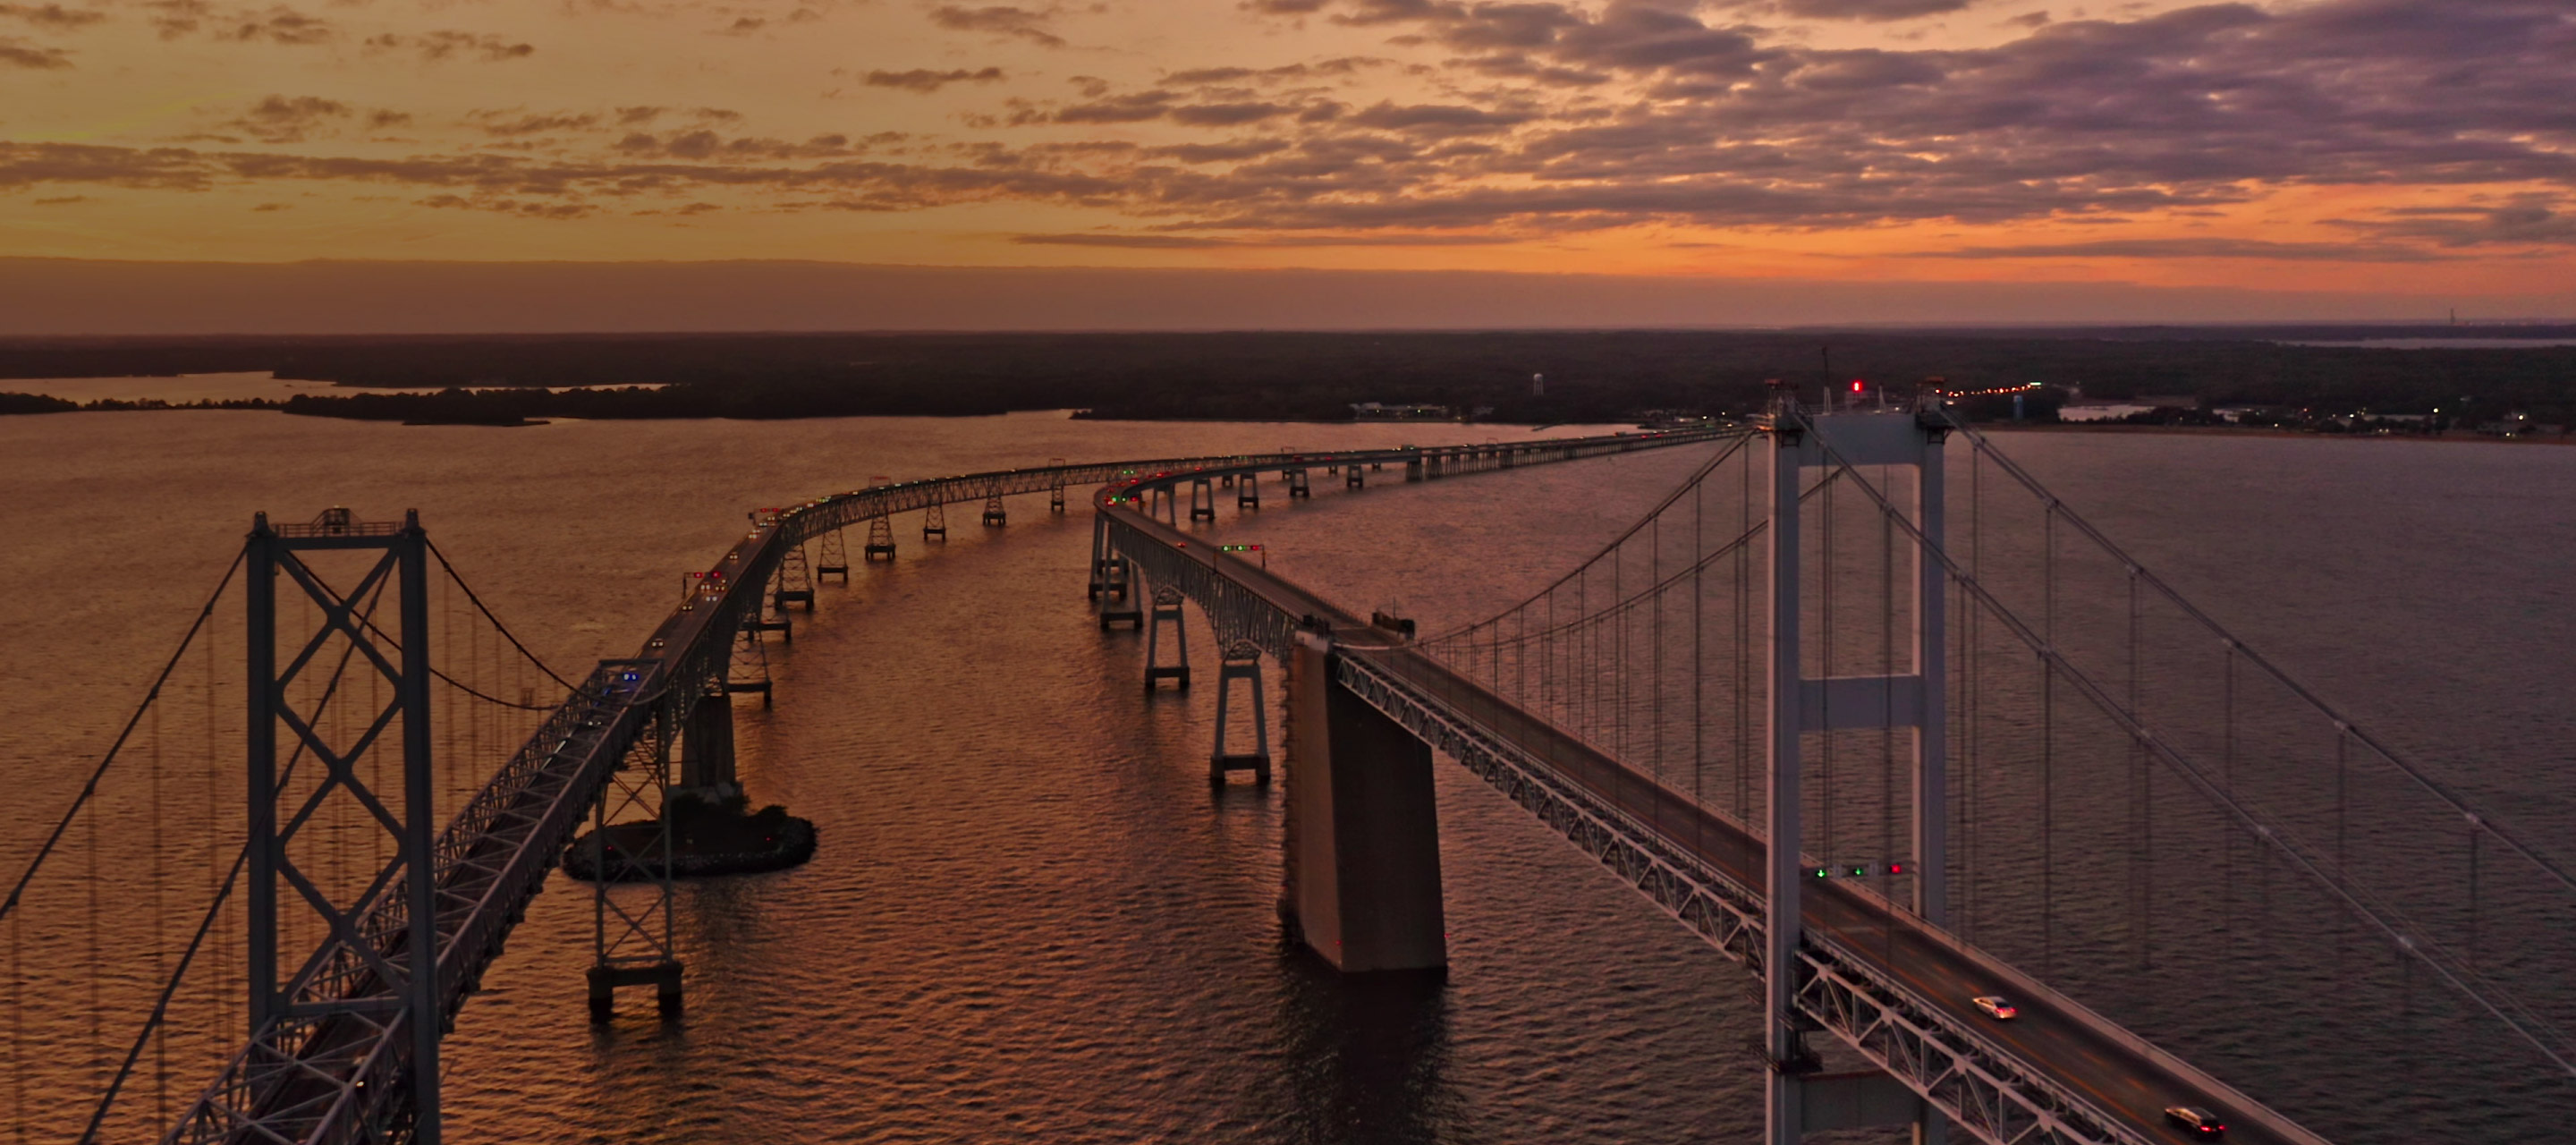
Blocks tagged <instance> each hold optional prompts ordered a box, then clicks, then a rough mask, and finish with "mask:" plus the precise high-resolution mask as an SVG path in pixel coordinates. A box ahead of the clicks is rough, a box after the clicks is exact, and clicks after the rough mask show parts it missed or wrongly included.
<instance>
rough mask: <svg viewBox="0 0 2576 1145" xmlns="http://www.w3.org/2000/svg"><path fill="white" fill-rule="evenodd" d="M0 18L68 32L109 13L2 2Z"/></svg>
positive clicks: (49, 29)
mask: <svg viewBox="0 0 2576 1145" xmlns="http://www.w3.org/2000/svg"><path fill="white" fill-rule="evenodd" d="M0 19H10V20H24V21H26V22H27V23H30V24H33V25H35V26H37V27H39V28H43V29H46V30H48V31H54V32H68V31H71V30H73V29H76V28H86V27H88V26H90V25H92V24H95V23H98V22H99V21H101V20H105V19H107V13H105V12H96V11H92V10H90V9H87V8H65V7H63V6H62V5H60V4H0Z"/></svg>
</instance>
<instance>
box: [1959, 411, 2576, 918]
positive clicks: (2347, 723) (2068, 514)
mask: <svg viewBox="0 0 2576 1145" xmlns="http://www.w3.org/2000/svg"><path fill="white" fill-rule="evenodd" d="M1942 416H1943V417H1944V418H1945V419H1947V422H1948V424H1949V425H1950V427H1951V428H1953V429H1955V430H1957V431H1959V432H1960V433H1962V434H1965V435H1966V436H1967V439H1968V442H1969V444H1971V445H1973V446H1975V447H1976V451H1977V452H1978V453H1979V454H1981V455H1983V456H1986V457H1990V458H1992V459H1993V460H1994V462H1995V464H1996V465H1997V466H1998V467H2000V468H2002V469H2003V471H2004V472H2005V473H2006V474H2007V475H2009V476H2011V477H2012V478H2013V479H2014V480H2015V481H2018V482H2020V483H2021V485H2022V486H2023V487H2024V488H2026V489H2028V490H2030V491H2031V492H2032V493H2033V494H2035V495H2037V496H2039V497H2041V498H2044V499H2045V500H2046V501H2047V502H2048V503H2049V504H2051V505H2053V506H2055V507H2056V510H2057V512H2058V514H2059V515H2061V516H2063V517H2064V518H2065V519H2066V523H2067V524H2069V525H2071V526H2073V527H2074V528H2075V529H2076V530H2077V531H2079V532H2081V533H2083V534H2084V536H2085V537H2086V538H2087V539H2089V540H2091V541H2092V542H2093V543H2094V544H2095V545H2098V546H2100V547H2101V549H2102V550H2103V551H2104V552H2105V553H2108V554H2109V555H2111V556H2112V557H2115V558H2117V559H2119V560H2120V561H2122V562H2124V563H2126V564H2128V565H2129V566H2131V567H2133V568H2136V569H2137V570H2138V576H2139V578H2140V579H2141V580H2143V581H2144V582H2145V583H2146V584H2147V585H2148V586H2149V587H2151V588H2153V589H2155V590H2156V592H2157V593H2158V594H2160V595H2162V596H2163V597H2164V598H2165V599H2166V600H2167V601H2170V602H2172V604H2173V605H2174V606H2175V607H2176V608H2179V609H2181V610H2182V611H2183V613H2184V614H2185V615H2187V616H2189V617H2191V619H2193V620H2195V621H2198V622H2199V623H2200V625H2201V626H2202V627H2204V628H2207V629H2208V630H2209V631H2210V632H2211V633H2213V634H2215V635H2217V636H2218V637H2219V638H2220V639H2223V640H2226V641H2228V642H2229V644H2230V646H2231V647H2232V648H2233V649H2234V651H2235V653H2236V654H2237V655H2238V656H2241V657H2243V658H2244V659H2245V662H2246V663H2248V664H2250V665H2252V666H2253V667H2255V668H2256V669H2258V670H2260V671H2261V672H2263V673H2264V674H2265V675H2268V676H2270V677H2272V679H2273V681H2274V682H2276V683H2278V684H2280V685H2281V686H2282V687H2283V688H2286V689H2288V690H2289V692H2290V694H2291V695H2293V696H2296V697H2298V698H2299V699H2300V700H2301V701H2303V702H2305V703H2306V704H2307V705H2308V706H2309V707H2311V708H2314V709H2315V710H2316V712H2317V714H2319V715H2322V716H2324V717H2326V718H2327V719H2330V720H2332V721H2334V723H2335V725H2336V726H2337V727H2338V728H2340V729H2341V730H2342V731H2343V732H2344V733H2345V734H2348V735H2350V736H2351V737H2352V738H2353V739H2354V740H2355V741H2356V742H2358V743H2360V744H2361V745H2362V746H2363V747H2366V748H2368V749H2370V750H2371V751H2372V752H2374V753H2376V754H2377V755H2378V756H2379V757H2380V758H2382V759H2385V760H2387V761H2388V763H2389V765H2390V766H2392V767H2395V768H2396V769H2397V770H2398V771H2400V772H2402V773H2404V774H2405V776H2406V777H2407V778H2408V779H2410V780H2413V781H2414V782H2415V784H2416V786H2418V787H2421V788H2423V789H2424V790H2425V791H2426V792H2428V793H2430V794H2431V795H2432V796H2433V797H2434V798H2435V799H2438V800H2440V801H2441V802H2442V803H2444V804H2446V805H2447V806H2449V807H2450V808H2451V810H2453V811H2456V812H2458V813H2460V814H2461V815H2463V816H2473V817H2475V818H2477V819H2478V820H2479V821H2480V822H2481V823H2483V824H2485V825H2486V830H2487V833H2488V834H2490V835H2493V836H2495V839H2496V841H2497V842H2499V843H2502V844H2504V845H2505V846H2506V847H2507V848H2509V849H2511V850H2512V851H2513V853H2515V854H2516V855H2519V856H2521V857H2522V858H2523V859H2524V860H2526V861H2528V862H2530V863H2531V864H2532V865H2533V866H2536V867H2539V868H2540V869H2541V870H2542V871H2543V872H2545V873H2547V874H2548V875H2549V877H2550V878H2552V879H2554V880H2556V881H2557V882H2558V884H2559V885H2560V886H2563V887H2566V888H2567V889H2568V890H2571V891H2576V874H2570V873H2569V872H2568V870H2567V869H2566V868H2564V867H2562V866H2560V865H2559V864H2558V863H2556V862H2554V861H2552V860H2551V859H2550V858H2549V857H2548V856H2545V855H2543V854H2541V853H2540V852H2539V851H2538V850H2536V849H2534V848H2533V847H2532V846H2531V845H2529V844H2527V843H2525V842H2523V840H2522V839H2521V837H2519V836H2517V835H2516V834H2514V833H2513V832H2511V831H2508V830H2506V829H2504V828H2503V827H2501V826H2499V825H2498V824H2497V823H2496V820H2495V817H2494V816H2492V815H2489V814H2487V813H2486V811H2485V810H2484V809H2482V808H2480V807H2478V806H2477V805H2475V804H2473V803H2471V802H2469V800H2468V798H2467V797H2466V796H2463V795H2461V794H2460V793H2459V792H2457V791H2454V790H2452V788H2451V787H2450V785H2448V784H2446V783H2443V782H2442V781H2441V780H2438V779H2435V778H2434V777H2433V776H2432V775H2431V774H2429V773H2427V772H2425V771H2424V770H2423V769H2422V768H2420V767H2418V766H2416V765H2415V764H2413V763H2411V762H2409V761H2408V760H2407V759H2406V758H2405V757H2404V756H2401V755H2399V754H2398V753H2397V752H2396V751H2395V750H2394V749H2392V748H2390V747H2389V746H2388V745H2386V744H2384V743H2382V742H2380V740H2379V739H2378V738H2377V737H2375V736H2372V735H2371V734H2370V733H2368V732H2366V731H2363V730H2362V729H2361V728H2360V727H2358V726H2355V725H2354V724H2353V722H2352V721H2351V720H2349V719H2347V718H2345V716H2344V714H2343V713H2342V712H2341V711H2339V710H2337V709H2336V708H2335V707H2334V706H2333V705H2330V704H2328V703H2326V702H2325V700H2324V699H2322V698H2320V697H2319V696H2318V695H2317V694H2316V693H2315V692H2312V691H2310V690H2309V689H2308V688H2307V686H2306V685H2303V684H2301V683H2299V682H2298V681H2297V680H2295V679H2292V678H2291V677H2290V675H2289V673H2287V672H2284V671H2282V670H2281V669H2280V668H2279V667H2277V666H2275V665H2274V664H2273V663H2272V662H2271V661H2270V660H2269V659H2266V658H2265V657H2264V656H2263V655H2262V654H2260V653H2258V652H2256V651H2254V650H2253V649H2252V648H2250V647H2248V646H2246V644H2245V642H2244V641H2242V640H2238V639H2237V638H2236V636H2235V634H2234V633H2232V632H2230V631H2228V630H2227V629H2226V628H2225V627H2224V626H2222V625H2220V624H2219V623H2218V621H2216V620H2215V619H2212V618H2211V617H2210V615H2209V614H2208V613H2206V612H2203V611H2201V609H2200V607H2199V606H2198V605H2195V604H2193V603H2192V602H2191V601H2189V600H2187V599H2185V598H2184V597H2183V595H2182V594H2181V593H2180V592H2177V591H2175V589H2174V588H2173V586H2172V585H2169V584H2167V583H2165V581H2164V579H2163V578H2161V577H2158V576H2157V575H2156V574H2155V573H2153V572H2151V571H2149V570H2147V569H2146V568H2145V567H2144V566H2143V565H2140V564H2139V563H2138V561H2137V559H2136V558H2135V557H2132V556H2130V555H2129V553H2128V551H2127V550H2125V549H2122V548H2121V547H2120V546H2118V545H2116V544H2114V543H2112V541H2111V539H2110V538H2109V537H2107V536H2105V535H2103V533H2102V531H2101V530H2100V529H2097V528H2095V527H2094V526H2093V523H2092V522H2091V521H2088V520H2085V519H2084V518H2083V517H2082V516H2080V515H2078V514H2077V513H2075V512H2074V511H2073V510H2071V509H2068V508H2066V507H2065V506H2064V505H2063V504H2060V503H2058V501H2057V498H2056V497H2054V496H2051V495H2050V494H2049V493H2048V491H2047V490H2046V489H2045V488H2043V487H2042V486H2041V485H2040V484H2039V481H2038V479H2036V478H2034V477H2032V476H2031V475H2030V473H2029V471H2027V470H2025V469H2023V468H2022V467H2021V466H2020V465H2019V464H2018V463H2016V462H2014V461H2013V460H2012V459H2011V458H2010V457H2007V456H2005V455H2004V454H2003V451H2001V450H1999V449H1996V448H1995V447H1994V444H1993V443H1992V442H1990V441H1988V440H1987V439H1986V436H1985V435H1984V434H1981V433H1978V432H1977V431H1976V430H1975V429H1972V428H1970V427H1969V426H1968V425H1967V424H1966V423H1965V422H1962V421H1960V420H1959V419H1958V418H1957V417H1956V415H1954V414H1952V413H1950V412H1949V411H1947V410H1944V411H1943V412H1942Z"/></svg>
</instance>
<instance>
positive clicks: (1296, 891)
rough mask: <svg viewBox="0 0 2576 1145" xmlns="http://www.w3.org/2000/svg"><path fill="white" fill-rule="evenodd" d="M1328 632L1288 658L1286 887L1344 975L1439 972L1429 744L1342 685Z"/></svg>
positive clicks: (1442, 960)
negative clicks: (1289, 755) (1291, 753)
mask: <svg viewBox="0 0 2576 1145" xmlns="http://www.w3.org/2000/svg"><path fill="white" fill-rule="evenodd" d="M1334 656H1335V653H1334V652H1333V650H1332V641H1331V639H1330V638H1329V637H1326V636H1322V635H1318V634H1315V633H1311V632H1301V633H1299V634H1298V635H1297V643H1296V647H1295V649H1294V650H1293V651H1292V652H1291V653H1290V655H1289V659H1288V665H1287V668H1288V671H1287V677H1288V700H1287V705H1288V726H1289V733H1288V742H1289V743H1290V744H1292V745H1293V747H1294V751H1295V759H1294V760H1292V761H1291V762H1292V766H1291V767H1290V768H1289V769H1288V822H1289V830H1288V837H1287V845H1288V855H1287V871H1288V885H1287V892H1286V900H1285V905H1286V907H1287V909H1288V911H1289V913H1290V915H1291V920H1292V923H1293V926H1294V929H1295V930H1296V932H1297V936H1298V937H1299V938H1300V939H1302V940H1303V941H1304V942H1305V943H1306V945H1307V947H1308V948H1309V949H1311V950H1313V951H1314V952H1315V953H1316V954H1318V955H1320V956H1322V957H1323V959H1324V960H1325V961H1326V962H1329V963H1331V964H1332V965H1333V967H1334V968H1335V969H1337V970H1341V971H1343V972H1345V973H1352V974H1358V973H1370V972H1376V971H1386V970H1413V971H1423V970H1432V971H1436V970H1441V969H1443V968H1445V967H1447V966H1448V964H1449V939H1448V933H1447V920H1446V917H1445V916H1444V914H1443V913H1442V908H1441V902H1440V824H1439V818H1438V816H1437V814H1436V812H1435V807H1434V801H1433V798H1432V783H1431V747H1430V745H1428V744H1425V743H1424V742H1422V741H1421V740H1420V739H1417V738H1415V737H1414V735H1413V733H1411V732H1409V731H1406V730H1405V728H1404V725H1402V724H1399V723H1397V722H1395V721H1394V720H1392V719H1389V718H1387V716H1386V714H1385V713H1383V712H1380V711H1378V710H1377V709H1376V708H1373V707H1370V706H1369V704H1368V702H1367V701H1365V700H1362V699H1361V698H1360V697H1359V696H1357V695H1356V694H1353V693H1352V692H1351V690H1350V689H1348V688H1345V687H1343V686H1342V685H1340V684H1338V683H1336V682H1334V680H1333V667H1332V661H1333V657H1334Z"/></svg>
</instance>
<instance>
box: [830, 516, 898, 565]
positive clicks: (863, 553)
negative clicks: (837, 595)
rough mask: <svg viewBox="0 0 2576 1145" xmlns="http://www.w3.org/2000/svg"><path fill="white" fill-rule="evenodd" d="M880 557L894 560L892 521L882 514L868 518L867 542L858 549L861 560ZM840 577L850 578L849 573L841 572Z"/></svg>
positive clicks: (872, 559)
mask: <svg viewBox="0 0 2576 1145" xmlns="http://www.w3.org/2000/svg"><path fill="white" fill-rule="evenodd" d="M880 557H882V558H884V559H885V560H887V561H889V562H891V561H893V560H894V522H893V521H890V520H887V519H886V517H885V516H884V515H883V514H879V515H877V516H874V517H870V518H868V542H867V544H866V545H865V546H863V547H861V548H860V550H859V559H861V560H865V561H874V560H876V559H878V558H880ZM841 579H842V580H844V581H846V580H848V579H850V577H849V574H848V573H847V572H844V573H842V575H841Z"/></svg>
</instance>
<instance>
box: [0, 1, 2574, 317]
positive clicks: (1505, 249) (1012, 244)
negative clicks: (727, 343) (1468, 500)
mask: <svg viewBox="0 0 2576 1145" xmlns="http://www.w3.org/2000/svg"><path fill="white" fill-rule="evenodd" d="M2571 188H2576V0H2325V2H2318V3H2270V4H2262V3H2251V4H2179V3H2162V2H2154V3H2130V4H2116V5H2109V6H2100V5H2095V6H2084V7H2049V6H2045V5H2044V4H2041V3H2034V2H2032V0H2013V2H2007V3H1997V2H1992V0H1742V2H1729V0H1712V2H1703V3H1691V2H1687V0H1609V2H1606V3H1605V2H1599V0H1573V2H1566V3H1555V2H1544V0H1541V2H1510V3H1448V2H1441V0H1240V2H1236V0H1189V2H1183V0H1097V2H1091V3H1066V4H1050V5H1044V6H1036V5H1008V4H986V3H981V2H979V0H961V2H959V3H940V2H937V0H745V2H740V3H711V2H701V0H290V2H289V3H283V4H277V3H266V2H264V0H249V2H235V0H0V257H6V256H17V257H44V258H76V259H108V260H153V261H164V262H170V261H175V262H197V261H210V262H286V261H298V260H313V259H364V260H462V261H520V260H556V261H579V262H592V261H598V262H631V261H682V262H687V261H700V260H738V259H748V260H781V259H797V260H818V261H825V262H845V263H867V264H898V265H906V266H935V267H978V266H990V267H1001V266H1012V267H1064V266H1085V267H1128V268H1133V267H1174V268H1201V269H1247V268H1275V267H1302V268H1322V269H1337V270H1392V269H1402V270H1457V271H1487V272H1493V271H1505V272H1539V273H1552V274H1587V275H1618V276H1649V277H1655V276H1662V277H1705V278H1719V279H1727V280H1745V279H1751V280H1764V279H1773V278H1780V279H1796V280H1804V281H1845V282H1869V283H1886V282H1889V281H1900V282H1963V283H2025V284H2026V283H2035V282H2067V283H2096V284H2107V283H2120V284H2134V285H2136V286H2139V287H2149V288H2154V287H2166V288H2185V289H2203V288H2209V289H2216V288H2224V289H2228V290H2252V291H2290V292H2300V291H2305V292H2317V291H2328V292H2341V293H2346V294H2355V295H2368V294H2373V293H2379V294H2387V295H2392V296H2399V295H2402V296H2408V297H2431V296H2449V297H2454V298H2458V299H2465V300H2468V301H2469V302H2471V303H2472V305H2473V306H2474V305H2475V304H2476V303H2477V302H2478V301H2479V300H2481V299H2498V300H2502V299H2510V300H2512V302H2511V305H2513V306H2520V307H2524V308H2529V307H2532V306H2535V305H2538V306H2541V307H2543V308H2544V309H2548V310H2551V311H2553V312H2555V313H2561V314H2564V313H2576V293H2571V292H2576V287H2571V285H2570V284H2571V283H2576V275H2571V271H2572V270H2576V258H2571V251H2576V202H2571ZM2535 300H2536V301H2535ZM2552 300H2556V301H2555V302H2552ZM2497 305H2506V303H2504V302H2498V303H2497Z"/></svg>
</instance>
